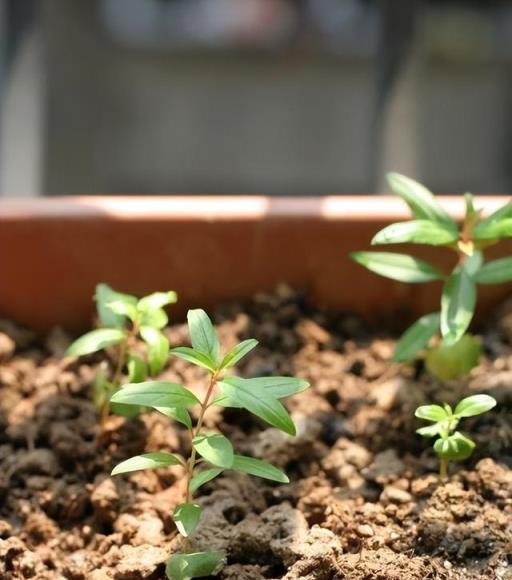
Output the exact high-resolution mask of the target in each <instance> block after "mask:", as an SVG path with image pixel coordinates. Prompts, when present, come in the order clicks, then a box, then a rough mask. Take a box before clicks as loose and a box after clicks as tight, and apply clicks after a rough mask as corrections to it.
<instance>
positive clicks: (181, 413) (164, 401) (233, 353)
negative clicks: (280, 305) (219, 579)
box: [111, 310, 309, 580]
mask: <svg viewBox="0 0 512 580" xmlns="http://www.w3.org/2000/svg"><path fill="white" fill-rule="evenodd" d="M188 328H189V332H190V337H191V341H192V348H189V347H177V348H173V349H172V350H171V354H173V355H174V356H177V357H179V358H182V359H184V360H186V361H188V362H190V363H192V364H194V365H197V366H199V367H201V368H203V369H205V370H206V371H207V372H208V374H209V380H208V382H207V385H206V387H207V388H206V391H205V394H204V396H203V397H202V399H201V400H200V399H199V398H198V397H197V396H196V395H195V394H194V393H193V392H192V391H190V390H189V389H187V388H185V387H183V386H182V385H179V384H176V383H171V382H167V381H151V382H144V383H138V384H131V385H126V386H125V387H123V388H122V389H120V390H118V391H117V392H116V393H114V395H113V396H112V398H111V401H112V402H114V403H118V404H122V405H136V406H140V405H142V406H145V407H152V408H153V409H156V410H157V411H159V412H160V413H163V414H164V415H167V416H168V417H170V418H172V419H174V420H176V421H178V422H180V423H182V424H183V425H185V427H186V428H187V429H188V431H189V433H190V440H191V451H190V455H189V456H188V458H184V457H181V456H180V455H178V454H171V453H168V452H164V451H157V452H153V453H145V454H143V455H137V456H135V457H132V458H130V459H127V460H126V461H123V462H122V463H120V464H119V465H117V467H115V468H114V470H113V471H112V475H117V474H120V473H127V472H130V471H137V470H140V469H157V468H159V467H166V466H169V465H181V466H182V467H183V470H184V487H185V491H184V501H183V503H181V504H179V505H178V506H177V507H176V509H175V511H174V516H173V518H174V522H175V523H176V527H177V528H178V532H179V533H180V534H181V535H182V536H183V537H184V538H185V543H186V545H187V550H186V551H185V553H183V554H175V555H173V556H172V557H171V558H170V559H169V561H168V563H167V568H166V572H167V576H168V578H170V579H171V580H188V579H191V578H198V577H202V576H208V575H210V574H213V573H214V572H215V571H216V570H217V569H218V568H219V567H220V564H221V562H222V560H223V558H224V555H223V553H222V552H195V551H193V549H192V544H191V542H190V539H189V538H190V536H191V535H192V534H193V532H194V530H195V529H196V527H197V525H198V523H199V520H200V518H201V512H202V508H201V506H200V505H199V504H198V503H196V502H195V501H194V493H195V492H196V491H197V490H198V489H199V488H200V487H201V486H202V485H204V484H205V483H207V482H208V481H211V480H212V479H214V478H215V477H217V476H219V475H220V474H221V473H223V472H224V471H227V470H235V471H241V472H244V473H249V474H250V475H256V476H258V477H263V478H265V479H269V480H271V481H277V482H280V483H287V482H288V477H287V476H286V475H285V474H284V473H283V472H282V471H281V470H280V469H278V468H277V467H275V466H273V465H270V464H268V463H265V462H264V461H261V460H259V459H255V458H253V457H245V456H243V455H237V454H236V453H235V452H234V450H233V445H232V444H231V442H230V441H229V439H228V438H227V437H225V436H224V435H222V434H220V433H211V432H208V431H205V430H204V429H203V422H204V417H205V414H206V412H207V411H208V409H209V408H210V407H212V406H214V405H218V406H220V407H238V408H243V409H246V410H247V411H249V412H251V413H253V414H254V415H256V417H258V418H259V419H261V420H263V421H265V422H266V423H268V424H269V425H271V426H272V427H276V428H277V429H280V430H281V431H284V432H285V433H288V434H289V435H295V426H294V424H293V422H292V420H291V418H290V416H289V414H288V412H287V411H286V409H285V408H284V406H283V405H282V404H281V402H280V401H279V399H282V398H284V397H288V396H290V395H294V394H296V393H300V392H301V391H303V390H304V389H306V388H307V387H308V386H309V384H308V383H307V382H306V381H303V380H300V379H296V378H292V377H262V378H254V379H242V378H240V377H236V376H228V375H226V371H228V370H229V369H231V368H232V367H234V366H235V364H236V363H237V362H238V361H239V360H240V359H241V358H242V357H244V356H245V355H246V354H247V353H248V352H250V351H251V350H252V349H253V348H254V347H255V346H256V345H257V344H258V342H257V341H256V340H254V339H248V340H244V341H243V342H241V343H240V344H238V345H237V346H235V347H234V348H233V349H232V350H230V351H229V352H228V353H227V354H225V355H223V354H221V349H220V344H219V339H218V337H217V333H216V332H215V329H214V327H213V325H212V323H211V321H210V319H209V318H208V316H207V314H206V313H205V312H204V310H190V311H189V313H188ZM191 407H198V418H197V422H196V423H195V425H194V424H193V422H192V418H191V416H190V414H189V409H190V408H191ZM199 466H201V469H198V467H199ZM203 466H204V467H205V468H203Z"/></svg>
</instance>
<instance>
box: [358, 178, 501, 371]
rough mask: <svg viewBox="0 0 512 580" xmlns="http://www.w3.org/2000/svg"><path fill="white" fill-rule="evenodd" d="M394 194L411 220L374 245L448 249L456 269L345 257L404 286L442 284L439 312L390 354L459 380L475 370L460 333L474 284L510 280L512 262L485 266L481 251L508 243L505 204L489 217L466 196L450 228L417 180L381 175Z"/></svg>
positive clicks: (396, 256) (474, 353)
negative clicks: (457, 219)
mask: <svg viewBox="0 0 512 580" xmlns="http://www.w3.org/2000/svg"><path fill="white" fill-rule="evenodd" d="M388 180H389V183H390V185H391V188H392V189H393V191H394V192H395V193H396V194H398V195H399V196H400V197H401V198H402V199H404V200H405V202H406V203H407V204H408V206H409V207H410V209H411V211H412V213H413V219H412V220H411V221H406V222H399V223H395V224H392V225H390V226H387V227H385V228H384V229H383V230H381V231H380V232H378V233H377V234H376V235H375V236H374V238H373V240H372V244H374V245H385V244H402V243H413V244H427V245H430V246H442V247H445V248H447V249H449V250H451V251H452V252H453V254H454V257H455V264H454V266H453V268H452V270H451V272H449V273H445V272H442V271H441V270H439V269H438V268H437V267H436V266H434V265H433V264H430V263H429V262H426V261H425V260H422V259H419V258H416V257H414V256H411V255H408V254H401V253H394V252H354V253H353V254H352V258H353V259H354V260H355V261H356V262H358V263H359V264H361V265H362V266H364V267H366V268H368V270H371V271H372V272H375V273H377V274H380V275H381V276H385V277H386V278H391V279H392V280H398V281H400V282H406V283H410V284H421V283H426V282H432V281H435V280H441V281H442V282H443V290H442V295H441V307H440V311H439V312H434V313H432V314H426V315H425V316H422V317H421V318H420V319H419V320H417V321H416V322H415V323H414V324H413V325H412V326H411V327H410V328H409V329H408V330H406V332H405V333H404V334H403V335H402V337H401V338H400V341H399V342H398V344H397V347H396V349H395V353H394V360H395V361H396V362H411V361H414V360H415V359H416V358H418V356H419V355H420V353H426V354H425V360H426V366H427V369H428V370H429V371H430V372H431V373H432V374H433V375H434V376H437V377H438V378H440V379H442V380H449V379H454V378H457V377H460V376H462V375H464V374H466V373H467V372H469V370H471V368H473V367H474V366H476V365H477V364H478V360H479V356H480V353H481V344H480V340H479V338H478V337H474V336H472V335H470V334H469V333H467V330H468V328H469V325H470V322H471V319H472V318H473V313H474V309H475V304H476V299H477V285H478V284H501V283H503V282H509V281H511V280H512V258H501V259H499V260H491V261H487V262H485V261H484V257H483V252H484V250H485V249H487V248H488V247H489V246H492V245H494V244H496V243H497V242H499V240H501V239H502V238H508V237H512V203H510V202H509V203H507V204H506V205H504V206H503V207H501V208H500V209H498V210H497V211H495V212H494V213H492V214H491V215H489V216H488V217H485V218H483V217H482V215H481V213H482V212H481V210H478V209H475V208H474V206H473V197H472V195H471V194H470V193H467V194H466V195H465V203H466V212H465V216H464V219H463V220H462V223H461V224H460V225H459V224H457V223H456V222H455V221H454V220H453V219H452V218H451V217H450V216H449V215H448V213H447V212H446V211H445V210H444V208H443V207H442V206H441V205H440V204H439V203H438V201H437V200H436V198H435V197H434V195H433V194H432V193H431V192H430V191H429V190H428V189H426V188H425V187H424V186H423V185H420V184H419V183H417V182H416V181H413V180H412V179H409V178H408V177H405V176H403V175H399V174H397V173H391V174H389V175H388Z"/></svg>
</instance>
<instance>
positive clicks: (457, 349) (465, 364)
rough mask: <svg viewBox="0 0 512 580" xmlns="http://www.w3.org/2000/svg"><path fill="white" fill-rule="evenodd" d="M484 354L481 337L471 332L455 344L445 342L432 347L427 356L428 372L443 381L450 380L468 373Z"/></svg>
mask: <svg viewBox="0 0 512 580" xmlns="http://www.w3.org/2000/svg"><path fill="white" fill-rule="evenodd" d="M481 354H482V342H481V340H480V338H479V337H477V336H473V335H471V334H469V333H467V334H464V336H463V337H462V338H461V339H460V340H459V341H458V342H456V343H455V344H448V345H447V344H444V342H442V343H441V344H439V345H438V346H435V347H434V348H431V349H430V350H429V351H428V352H427V356H426V357H425V366H426V367H427V370H428V372H429V373H430V374H431V375H433V376H434V377H437V378H438V379H440V380H442V381H450V380H453V379H457V378H459V377H462V376H464V375H467V374H468V373H469V371H470V370H471V369H472V368H473V367H476V366H477V365H478V362H479V359H480V355H481Z"/></svg>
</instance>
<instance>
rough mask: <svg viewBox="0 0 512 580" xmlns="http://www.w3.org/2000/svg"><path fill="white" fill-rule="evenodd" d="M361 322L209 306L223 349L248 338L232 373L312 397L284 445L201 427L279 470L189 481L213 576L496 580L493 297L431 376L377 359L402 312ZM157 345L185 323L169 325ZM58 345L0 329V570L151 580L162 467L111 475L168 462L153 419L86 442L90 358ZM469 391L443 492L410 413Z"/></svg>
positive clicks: (499, 548)
mask: <svg viewBox="0 0 512 580" xmlns="http://www.w3.org/2000/svg"><path fill="white" fill-rule="evenodd" d="M391 314H392V315H389V316H387V318H386V319H383V320H382V321H380V324H379V325H378V326H377V327H374V328H372V327H370V326H369V325H368V324H367V323H366V322H364V321H363V319H361V318H359V317H357V316H355V315H353V314H350V313H342V312H330V311H326V310H322V309H318V308H316V307H313V306H312V305H310V304H308V302H307V300H306V299H305V298H304V297H303V296H302V295H301V294H300V293H298V292H295V291H292V290H290V289H289V288H287V287H285V286H282V287H280V288H278V289H277V290H276V291H275V292H273V293H271V294H265V295H257V296H255V297H254V298H253V299H252V300H251V301H249V302H247V303H244V304H241V303H230V304H228V305H225V306H223V307H221V308H219V309H218V310H217V312H216V313H214V320H215V322H216V324H217V328H218V331H219V334H220V336H221V339H222V342H223V344H224V345H226V347H229V346H232V345H234V344H235V343H236V342H238V341H240V340H242V339H245V338H248V337H255V338H257V339H258V340H259V341H260V345H259V348H258V349H256V350H255V351H253V353H251V355H249V356H247V357H246V359H245V360H244V361H243V362H242V363H241V364H240V365H239V368H238V372H239V373H240V374H241V375H242V376H244V377H256V376H267V375H296V376H299V377H304V378H306V379H308V380H309V381H310V382H311V384H312V387H311V388H310V389H309V390H308V391H305V392H304V393H302V394H300V395H298V396H296V397H294V398H291V399H289V400H288V401H287V402H286V404H287V406H288V408H289V410H290V411H291V413H292V416H293V419H294V420H295V423H296V425H297V430H298V436H297V437H296V438H291V437H289V436H287V435H284V434H282V433H281V432H278V431H276V430H275V429H271V428H268V427H267V426H266V425H265V424H263V423H261V422H259V421H258V420H257V419H255V418H253V417H252V416H250V415H249V414H248V413H246V412H244V411H241V410H234V409H230V410H220V409H219V410H217V409H211V410H210V412H209V415H207V421H206V425H207V426H208V427H209V428H211V429H219V430H221V431H222V432H223V433H226V434H227V435H228V436H229V437H230V438H231V440H232V441H233V443H234V446H235V449H236V451H237V452H239V453H242V454H247V455H252V456H254V457H258V458H261V459H264V460H266V461H269V462H271V463H273V464H275V465H278V466H279V467H281V468H283V469H284V470H286V472H287V473H288V474H289V476H290V481H291V483H290V484H287V485H278V484H273V483H271V482H266V481H264V480H261V479H257V478H253V477H250V476H247V475H244V474H236V473H234V472H229V473H227V474H225V475H223V476H221V477H219V478H217V479H216V480H214V481H212V482H210V483H208V484H207V485H205V486H204V487H203V488H201V493H200V495H199V497H198V501H199V502H200V503H201V504H202V505H203V507H204V512H203V518H202V522H201V525H200V527H199V529H198V531H197V532H196V534H195V535H194V537H193V544H194V547H195V548H197V549H198V550H202V549H206V550H210V549H220V550H224V551H225V553H226V558H227V559H226V566H225V567H224V569H223V570H222V572H221V573H220V574H219V575H218V576H216V577H215V578H219V579H225V580H228V579H229V580H264V579H286V580H295V579H299V578H300V579H304V580H329V579H347V580H388V579H389V580H394V579H397V580H423V579H437V578H439V579H456V580H458V579H461V580H462V579H463V580H471V579H477V578H478V579H483V580H491V579H492V580H496V579H498V580H511V579H512V446H511V444H512V419H511V410H512V303H509V304H505V305H503V306H502V307H501V308H500V309H499V310H498V311H497V313H496V316H495V317H494V319H493V321H492V323H488V327H487V328H483V329H482V332H483V339H484V347H485V355H484V356H483V357H482V360H481V364H480V366H479V367H478V368H476V369H474V370H473V372H472V373H471V375H470V376H469V377H468V378H467V379H465V380H463V381H456V382H452V383H449V384H446V383H445V384H441V383H439V382H437V381H435V380H434V379H432V378H431V377H429V376H428V375H427V374H426V373H425V372H424V371H423V369H422V367H421V365H417V366H415V367H403V366H398V365H393V364H392V363H391V362H390V358H391V354H392V351H393V346H394V343H395V340H396V336H397V333H398V331H400V330H403V326H404V324H405V322H406V320H405V317H404V316H403V313H391ZM166 332H167V333H168V336H169V338H170V340H171V341H172V343H173V344H186V343H187V340H188V336H187V330H186V327H185V326H184V325H182V324H180V325H173V326H170V327H169V328H168V329H167V330H166ZM71 338H72V337H70V336H67V335H66V334H65V333H64V332H62V331H61V330H58V329H55V330H54V331H52V332H51V333H50V334H49V335H48V337H47V338H46V339H45V340H44V341H43V342H41V341H38V340H37V339H36V338H35V337H34V336H32V335H31V334H30V333H29V332H27V331H25V330H23V329H20V328H18V327H16V326H15V325H13V324H12V323H9V322H7V321H0V578H1V579H2V580H11V579H18V578H23V579H24V578H36V579H41V580H44V579H51V580H54V579H59V580H60V579H69V580H108V579H115V580H139V579H149V580H160V579H163V578H165V574H164V567H165V561H166V559H167V558H168V557H169V554H170V553H172V552H173V551H175V550H177V549H179V547H180V538H179V537H178V536H177V532H176V529H175V527H174V524H173V522H172V519H171V514H172V511H173V509H174V507H175V505H176V504H177V503H179V502H180V501H181V499H182V494H183V479H182V474H181V472H180V468H179V467H169V468H166V469H162V470H159V471H156V472H152V471H148V472H137V473H133V474H130V475H126V476H122V477H116V478H114V479H113V478H111V477H110V476H109V472H110V470H111V469H112V467H113V465H115V464H116V463H118V462H119V461H121V460H123V459H126V458H128V457H130V456H131V455H134V454H137V453H141V452H145V451H146V452H147V451H155V450H174V451H179V452H181V453H187V451H188V447H189V440H188V436H187V433H186V431H185V430H183V429H182V428H181V427H180V426H179V425H178V426H177V425H176V424H172V423H170V422H169V420H168V419H167V418H166V417H164V416H163V415H159V414H158V413H146V414H143V415H140V416H138V417H136V418H133V419H125V418H122V417H116V416H113V417H111V418H110V419H109V421H108V423H107V425H106V426H105V429H104V431H103V432H102V433H101V434H100V433H99V428H98V416H97V413H96V410H95V408H94V406H93V405H92V403H91V390H92V384H93V380H94V375H95V373H96V372H97V370H98V367H100V366H102V365H103V366H105V365H108V364H110V362H109V361H108V358H107V359H106V358H105V357H103V356H93V357H89V358H88V359H81V360H80V361H76V360H62V354H63V352H64V350H65V348H66V347H67V345H68V344H69V342H70V340H71ZM161 379H168V380H172V381H175V382H180V383H182V384H185V385H187V386H188V387H190V388H191V389H193V390H194V391H196V392H197V393H198V394H200V393H201V391H202V389H203V388H204V384H205V380H204V379H205V376H204V373H203V371H202V370H201V369H197V368H195V367H192V366H190V365H189V364H187V363H186V362H184V361H181V360H179V359H171V360H170V361H169V364H168V366H167V368H166V369H165V370H164V372H162V374H161ZM476 392H478V393H483V392H485V393H489V394H491V395H492V396H494V397H495V398H496V399H497V401H498V406H497V408H496V409H495V410H494V411H492V412H490V413H488V414H486V415H482V416H480V417H475V418H471V419H467V420H466V421H465V423H464V425H463V426H462V427H463V430H467V431H468V432H470V433H471V435H472V437H473V438H474V439H475V440H476V441H477V444H478V445H477V449H476V452H475V454H474V456H473V457H472V458H471V459H470V460H468V461H466V462H464V463H463V464H458V465H452V468H451V474H450V479H449V481H448V482H446V483H443V482H441V481H440V480H439V478H438V477H437V474H436V469H437V462H436V458H435V457H434V455H433V453H432V452H431V450H430V449H429V447H428V443H427V442H426V441H425V440H422V439H421V438H419V437H418V436H417V435H415V429H416V428H417V427H418V426H419V425H418V424H417V420H416V419H414V416H413V411H414V409H415V407H416V406H417V405H420V404H425V403H427V402H441V401H445V402H448V403H451V402H454V401H455V400H456V399H458V398H459V397H460V396H463V395H468V394H471V393H476Z"/></svg>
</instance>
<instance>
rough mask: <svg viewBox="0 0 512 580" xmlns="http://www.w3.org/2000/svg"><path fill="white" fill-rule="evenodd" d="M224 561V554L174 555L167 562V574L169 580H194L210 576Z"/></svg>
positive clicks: (196, 553) (195, 553)
mask: <svg viewBox="0 0 512 580" xmlns="http://www.w3.org/2000/svg"><path fill="white" fill-rule="evenodd" d="M223 559H224V554H223V553H222V552H194V553H192V554H174V555H172V556H171V557H170V559H169V560H168V561H167V566H166V567H165V573H166V574H167V577H168V578H169V580H192V579H193V578H202V577H204V576H210V575H212V574H213V573H214V572H216V571H217V569H218V568H219V566H220V564H221V563H222V561H223Z"/></svg>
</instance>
